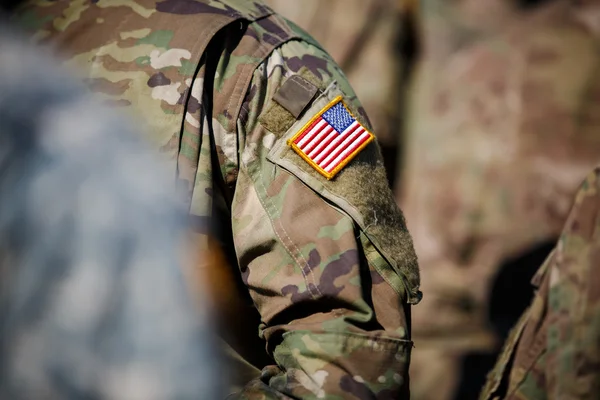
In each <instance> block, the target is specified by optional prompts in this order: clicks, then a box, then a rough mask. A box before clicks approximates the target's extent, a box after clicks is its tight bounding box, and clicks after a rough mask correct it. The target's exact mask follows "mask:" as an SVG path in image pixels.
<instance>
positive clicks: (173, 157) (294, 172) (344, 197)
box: [18, 0, 421, 399]
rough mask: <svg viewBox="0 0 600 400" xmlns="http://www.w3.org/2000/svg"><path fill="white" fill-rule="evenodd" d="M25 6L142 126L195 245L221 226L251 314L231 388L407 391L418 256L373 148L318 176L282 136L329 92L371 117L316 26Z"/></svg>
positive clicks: (233, 7)
mask: <svg viewBox="0 0 600 400" xmlns="http://www.w3.org/2000/svg"><path fill="white" fill-rule="evenodd" d="M18 20H19V21H20V22H21V23H22V24H23V25H24V26H28V27H29V28H30V29H32V30H34V31H35V33H34V36H35V37H37V38H38V39H41V40H43V41H45V42H48V43H53V45H54V46H56V47H57V48H58V49H59V51H60V52H61V53H62V54H64V55H65V56H66V57H68V58H69V59H70V61H69V62H68V64H69V65H70V66H72V67H73V68H80V70H81V71H82V72H83V74H84V75H85V80H86V82H87V83H88V84H89V86H90V87H91V89H92V90H93V91H94V92H96V93H97V94H98V95H99V96H100V97H101V98H103V99H104V100H105V101H106V102H108V103H109V104H112V105H114V106H116V107H121V108H122V109H123V110H125V111H128V112H130V113H131V114H134V115H136V116H137V118H138V121H139V124H140V125H141V126H145V127H146V131H147V135H148V138H149V139H150V140H151V141H152V142H153V143H154V144H155V146H156V148H158V149H160V151H161V152H162V154H163V155H164V157H165V159H166V160H168V161H169V162H170V165H171V166H172V173H173V177H174V186H177V189H178V190H181V191H182V192H183V193H184V194H185V196H186V198H187V204H188V205H189V209H190V215H191V219H192V221H193V225H194V231H195V232H196V236H197V243H198V246H199V247H200V248H201V247H202V246H204V245H206V234H207V233H209V232H213V233H215V232H216V234H217V235H218V237H219V239H220V241H221V245H222V246H223V247H224V248H225V250H226V252H227V254H228V256H229V259H230V260H231V266H232V267H233V268H235V269H234V270H233V272H234V275H235V276H237V277H238V280H239V285H240V289H239V294H240V296H241V297H243V298H246V297H247V298H248V303H247V312H246V313H245V314H243V315H238V316H237V317H238V318H237V319H238V320H243V319H245V318H246V317H250V316H252V315H253V313H256V314H258V316H257V322H256V323H254V325H251V326H249V327H247V326H246V327H244V329H240V328H239V324H236V323H237V322H239V321H234V326H236V329H229V331H227V332H224V333H223V339H224V340H225V341H226V342H227V343H228V346H230V348H229V350H230V353H232V354H233V356H235V357H236V358H237V360H238V365H237V367H239V368H233V367H232V369H231V378H232V380H233V381H234V383H235V384H237V386H236V385H234V386H233V387H232V389H231V390H230V393H232V398H248V399H275V398H277V399H282V398H306V399H313V398H314V399H317V398H328V399H353V398H354V399H365V398H373V397H377V398H382V399H383V398H408V384H409V382H408V373H407V370H408V365H409V359H410V352H411V348H412V341H411V338H410V331H409V320H408V318H409V315H410V314H409V309H410V304H414V303H417V302H418V301H419V300H420V297H421V294H420V291H419V272H418V267H417V261H416V256H415V253H414V250H413V247H412V241H411V238H410V236H409V234H408V231H407V230H406V227H405V224H404V219H403V216H402V214H401V212H400V210H399V209H398V207H397V206H396V203H395V201H394V198H393V195H392V193H391V191H390V190H389V188H388V186H387V182H386V179H385V171H384V168H383V162H382V159H381V155H380V152H379V148H378V146H377V144H376V143H375V142H373V143H372V144H370V145H369V146H367V147H366V148H365V149H364V150H362V152H361V153H360V154H359V155H358V156H357V157H356V158H355V159H353V160H352V162H351V163H350V164H348V165H347V166H346V167H345V168H344V169H343V170H342V171H341V172H339V173H338V174H337V175H336V177H335V178H334V179H331V180H327V179H325V178H324V177H322V176H321V175H319V174H318V173H317V172H316V171H315V170H314V169H312V167H311V166H310V165H309V164H307V163H306V162H305V161H304V160H303V159H302V158H300V157H299V156H298V155H297V154H296V153H295V152H294V151H291V148H290V147H289V146H288V145H287V140H288V139H290V138H291V137H292V136H293V135H294V134H295V133H296V132H298V131H299V130H300V129H301V127H302V126H304V124H305V123H306V122H307V121H308V120H310V119H311V118H312V116H314V115H315V114H316V113H318V112H319V111H320V110H321V109H322V108H323V107H324V106H325V105H326V104H327V103H329V102H330V100H331V99H333V98H335V97H337V96H342V97H343V99H344V102H345V103H346V104H347V106H348V107H349V109H350V110H351V111H352V113H353V114H354V115H355V116H356V117H357V118H358V120H359V121H360V122H361V123H362V124H363V125H365V126H366V127H370V123H369V122H368V119H367V117H366V114H365V112H364V110H363V108H362V106H361V105H360V103H359V101H358V100H357V98H356V95H355V94H354V92H353V91H352V89H351V88H350V86H349V84H348V82H347V79H346V78H345V76H344V75H343V74H342V72H341V71H340V69H339V67H338V66H337V65H336V64H335V63H334V62H333V61H332V59H331V58H330V57H329V56H328V55H327V54H326V53H325V52H324V51H323V50H321V48H320V47H319V46H318V45H317V44H316V42H315V41H314V40H313V39H312V38H311V37H309V36H307V35H306V34H304V33H303V32H302V31H300V30H298V29H297V28H295V27H294V26H293V25H290V24H288V22H286V21H285V20H283V19H282V18H280V17H278V16H277V15H274V14H273V12H272V11H271V10H270V9H269V8H268V7H266V6H265V5H263V4H262V3H260V2H258V1H241V0H240V1H235V0H230V1H229V0H228V1H225V0H222V1H212V0H211V1H209V0H205V1H189V0H163V1H150V0H143V1H132V0H119V1H108V0H99V1H93V2H87V1H80V0H73V1H64V2H50V1H32V2H30V3H28V4H27V5H26V6H25V7H24V8H23V9H22V10H21V12H20V15H19V18H18ZM209 42H210V43H209ZM292 77H295V80H299V79H302V82H303V84H302V85H303V86H302V87H303V88H305V89H307V90H308V89H311V90H312V88H314V93H315V95H314V97H313V98H310V99H308V100H306V99H305V100H306V102H305V103H304V104H303V105H304V108H302V110H301V112H300V113H299V114H298V115H297V116H295V115H293V114H292V113H291V112H289V110H288V109H286V108H285V107H284V106H282V105H281V104H278V103H277V102H275V101H274V100H273V97H274V96H275V95H276V94H278V93H279V92H280V91H281V90H283V85H284V84H285V83H287V82H288V80H290V79H291V78H292ZM303 93H304V92H303ZM298 96H299V97H298V98H297V99H296V98H292V99H288V100H293V101H296V103H298V102H299V99H300V97H302V96H300V95H298ZM288 106H289V105H288ZM175 184H176V185H175ZM210 220H213V221H214V220H216V221H218V222H217V223H215V224H212V225H210V224H209V223H208V221H210ZM216 313H217V314H219V308H218V305H217V307H216ZM259 322H260V323H259ZM230 326H231V325H230ZM257 334H258V335H259V336H260V338H261V339H262V340H264V342H262V343H261V342H260V341H259V342H258V344H253V345H247V344H244V343H247V341H248V338H255V337H256V335H257ZM236 335H237V337H236ZM244 341H245V342H244ZM263 349H265V351H263ZM261 355H262V357H261ZM242 366H244V367H245V368H243V370H242V368H241V367H242ZM260 369H262V372H261V371H260Z"/></svg>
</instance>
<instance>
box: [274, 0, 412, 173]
mask: <svg viewBox="0 0 600 400" xmlns="http://www.w3.org/2000/svg"><path fill="white" fill-rule="evenodd" d="M266 3H267V4H269V5H270V6H272V7H273V8H274V9H275V11H277V12H280V13H281V14H283V16H285V17H286V18H289V19H290V20H292V21H293V22H294V23H297V24H298V25H299V26H300V27H302V28H303V29H305V30H306V31H307V32H308V33H309V34H311V35H313V36H314V37H315V39H317V40H318V41H319V43H320V44H321V45H322V46H323V48H324V49H325V50H326V51H327V52H328V53H329V54H331V56H332V58H333V59H334V60H335V61H336V62H337V63H338V64H339V65H340V67H341V68H342V70H343V71H344V73H345V74H346V75H347V76H348V80H349V81H350V83H351V84H352V87H353V88H354V89H355V90H356V93H357V94H358V97H359V98H360V99H361V101H362V103H363V105H364V107H365V110H366V111H367V113H368V114H369V118H371V121H372V123H373V128H374V133H375V134H376V135H377V139H379V142H380V144H381V145H382V147H383V149H384V151H385V150H392V148H395V147H396V146H397V145H398V144H399V143H400V142H401V136H402V132H401V127H402V115H403V114H404V113H403V111H402V109H403V97H404V85H403V83H404V79H403V78H404V76H405V72H406V67H407V66H406V59H405V57H403V54H402V50H403V49H402V48H401V43H403V41H404V39H405V38H403V35H404V33H405V32H404V31H405V26H403V22H404V21H403V19H404V18H403V17H404V15H402V11H403V10H402V9H401V3H408V1H398V0H326V1H323V0H302V1H298V0H267V1H266ZM389 155H390V157H387V154H385V153H384V158H386V159H385V161H386V165H387V164H390V172H391V173H395V170H394V168H395V165H394V166H391V164H392V161H394V160H393V158H394V157H395V156H396V154H394V153H390V154H389ZM388 158H389V160H388Z"/></svg>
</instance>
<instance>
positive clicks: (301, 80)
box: [291, 75, 318, 93]
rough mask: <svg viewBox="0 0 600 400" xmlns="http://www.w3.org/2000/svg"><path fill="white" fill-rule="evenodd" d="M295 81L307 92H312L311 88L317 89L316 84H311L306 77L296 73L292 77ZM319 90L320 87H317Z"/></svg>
mask: <svg viewBox="0 0 600 400" xmlns="http://www.w3.org/2000/svg"><path fill="white" fill-rule="evenodd" d="M294 78H298V79H294ZM291 79H292V80H293V81H294V82H295V83H297V84H298V86H300V87H301V88H302V89H304V90H306V91H307V92H309V93H310V92H311V89H313V88H314V89H317V87H316V86H314V85H313V84H311V83H310V82H308V81H306V80H305V79H304V78H302V77H301V76H299V75H294V76H293V77H292V78H291ZM317 90H318V89H317Z"/></svg>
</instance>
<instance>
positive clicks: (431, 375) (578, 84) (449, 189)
mask: <svg viewBox="0 0 600 400" xmlns="http://www.w3.org/2000/svg"><path fill="white" fill-rule="evenodd" d="M425 11H426V10H425ZM452 48H453V49H454V50H452V51H449V52H448V53H446V55H443V56H440V58H439V59H435V60H433V61H432V58H435V57H434V56H433V55H432V56H428V54H427V53H426V54H425V55H424V57H425V58H424V59H423V61H422V64H421V68H420V70H419V72H418V76H417V80H416V82H415V86H414V87H413V90H414V91H413V92H412V98H411V104H410V109H409V111H408V115H409V116H410V123H409V125H408V128H407V140H408V142H407V147H406V160H407V164H406V168H405V170H404V172H403V177H404V179H403V180H402V182H401V183H402V186H401V187H398V188H397V193H398V197H399V198H400V199H401V204H402V208H403V210H404V211H405V213H406V216H407V221H408V226H409V229H410V231H411V233H412V234H413V237H414V240H415V248H416V251H417V254H418V255H419V258H420V266H421V271H422V277H423V278H422V281H423V291H424V292H425V293H427V296H426V297H425V299H424V301H423V302H422V303H421V304H420V305H419V307H417V308H416V309H415V310H414V313H413V339H414V340H415V342H416V343H417V344H416V348H415V350H414V352H413V358H412V366H411V381H412V385H413V386H412V394H413V397H414V398H416V399H450V398H453V396H454V393H455V390H456V386H457V385H458V379H459V376H458V374H459V372H460V367H461V363H462V361H463V358H464V356H465V355H466V354H467V353H469V352H480V353H486V352H489V351H491V350H494V349H497V348H498V345H499V342H500V340H499V338H498V337H496V335H495V333H494V332H493V331H492V330H491V327H490V325H489V318H488V317H489V308H488V304H489V303H488V302H489V299H490V292H491V291H490V288H491V286H492V282H493V280H494V279H495V277H496V276H497V274H498V273H499V269H500V266H501V265H502V263H503V262H505V261H506V260H508V259H511V258H512V257H518V256H520V255H522V254H525V253H528V252H529V251H531V249H532V248H535V247H537V246H539V245H541V244H542V243H552V242H554V241H555V240H556V238H557V237H558V235H559V233H560V230H561V227H562V225H563V223H564V219H565V217H566V215H567V213H568V210H569V207H570V204H571V199H572V197H573V194H574V193H575V190H576V187H577V185H578V183H579V182H580V181H581V179H582V178H583V176H585V174H586V171H589V170H590V169H591V168H592V167H593V166H594V165H595V164H596V163H597V162H598V159H599V158H600V141H599V140H598V135H597V132H598V129H599V128H600V127H599V126H598V123H599V120H598V118H597V115H600V114H599V113H600V109H598V105H599V104H600V103H599V102H598V100H599V98H598V95H599V93H600V92H599V90H600V79H599V76H598V65H599V64H598V62H599V61H600V58H599V53H598V39H597V37H596V36H595V35H593V34H592V32H591V31H590V30H589V29H588V28H587V27H586V25H584V24H583V23H582V22H581V21H580V19H579V18H577V17H576V15H575V12H574V9H572V8H571V4H570V3H569V2H567V1H556V2H551V3H550V4H547V5H546V6H543V7H540V8H537V9H532V10H529V11H527V12H526V13H525V12H523V14H522V15H520V16H518V17H517V16H515V18H514V20H513V21H512V24H509V25H508V24H507V25H505V26H504V27H503V28H502V29H501V32H500V33H493V32H492V33H486V32H483V33H481V34H480V35H479V37H476V38H473V39H471V42H470V43H468V44H455V45H453V47H452ZM427 57H431V58H427ZM575 70H576V71H577V73H573V71H575ZM400 195H402V197H400ZM431 365H436V367H435V369H433V368H432V367H431Z"/></svg>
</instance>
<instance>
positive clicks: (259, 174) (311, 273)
mask: <svg viewBox="0 0 600 400" xmlns="http://www.w3.org/2000/svg"><path fill="white" fill-rule="evenodd" d="M258 176H259V184H260V186H261V187H262V189H263V191H264V192H265V197H266V200H267V201H268V202H269V203H270V205H271V206H272V208H273V210H275V211H276V210H277V208H276V207H275V204H273V202H272V201H271V199H270V198H269V196H268V194H267V188H266V187H265V185H264V184H263V182H262V179H263V174H262V171H259V172H258ZM260 197H261V196H259V200H260V202H261V203H262V205H263V207H264V208H265V210H267V215H268V216H269V220H270V221H271V224H272V225H275V221H273V218H272V217H271V211H270V209H269V207H268V206H267V205H266V204H264V202H263V201H262V199H260ZM273 215H274V214H273ZM278 225H279V227H280V228H281V230H282V231H283V233H284V235H285V237H286V238H287V240H288V241H289V243H290V245H291V246H292V247H293V248H294V250H295V251H296V253H297V254H298V255H299V256H300V258H301V259H302V261H303V263H302V262H300V261H299V260H298V258H297V257H296V255H295V253H294V252H293V251H292V250H291V249H290V247H289V246H288V245H286V244H285V242H284V241H283V239H282V238H281V236H279V234H278V233H277V230H276V229H275V228H273V231H274V232H275V235H277V237H278V238H279V240H280V241H281V244H283V246H284V247H285V248H286V250H287V251H288V253H290V255H291V256H292V258H293V259H294V261H296V263H297V264H298V266H299V267H300V272H302V276H303V277H304V283H305V284H306V288H307V289H308V291H309V293H310V294H311V296H312V297H313V299H314V298H315V297H316V296H315V294H314V292H313V290H312V289H311V287H310V282H309V279H308V277H307V276H306V272H304V268H303V264H304V266H306V268H308V270H309V271H310V275H311V276H312V279H313V286H314V287H315V289H316V291H317V293H318V294H319V295H321V296H323V294H322V293H321V291H320V290H319V287H318V286H317V285H316V279H315V275H314V273H313V270H312V269H311V268H310V266H309V265H308V261H307V260H306V258H304V256H303V255H302V253H301V252H300V249H298V246H296V245H295V244H294V242H293V241H292V239H291V238H290V236H289V235H288V233H287V231H286V230H285V228H284V227H283V224H282V223H278Z"/></svg>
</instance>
